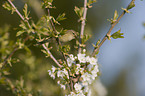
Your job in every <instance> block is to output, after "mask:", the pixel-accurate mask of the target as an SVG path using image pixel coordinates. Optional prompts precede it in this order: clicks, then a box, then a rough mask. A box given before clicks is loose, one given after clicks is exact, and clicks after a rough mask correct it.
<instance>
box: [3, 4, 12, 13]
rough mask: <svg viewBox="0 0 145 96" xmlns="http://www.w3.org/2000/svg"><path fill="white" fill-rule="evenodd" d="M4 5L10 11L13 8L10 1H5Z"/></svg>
mask: <svg viewBox="0 0 145 96" xmlns="http://www.w3.org/2000/svg"><path fill="white" fill-rule="evenodd" d="M2 6H3V7H4V8H5V9H7V10H9V11H10V10H12V7H11V5H10V4H8V2H5V3H4V4H3V5H2Z"/></svg>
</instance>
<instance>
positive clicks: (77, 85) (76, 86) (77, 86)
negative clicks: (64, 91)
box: [74, 83, 82, 92]
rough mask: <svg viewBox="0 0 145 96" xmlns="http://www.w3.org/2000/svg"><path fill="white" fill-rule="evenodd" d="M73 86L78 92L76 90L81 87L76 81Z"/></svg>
mask: <svg viewBox="0 0 145 96" xmlns="http://www.w3.org/2000/svg"><path fill="white" fill-rule="evenodd" d="M74 88H75V90H76V91H77V92H78V91H80V90H81V89H82V85H81V84H79V83H76V84H75V85H74Z"/></svg>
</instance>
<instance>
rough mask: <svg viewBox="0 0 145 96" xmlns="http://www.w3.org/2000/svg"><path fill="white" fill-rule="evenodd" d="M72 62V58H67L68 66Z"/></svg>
mask: <svg viewBox="0 0 145 96" xmlns="http://www.w3.org/2000/svg"><path fill="white" fill-rule="evenodd" d="M73 62H74V61H73V60H72V59H70V58H67V64H68V66H69V67H71V66H72V63H73Z"/></svg>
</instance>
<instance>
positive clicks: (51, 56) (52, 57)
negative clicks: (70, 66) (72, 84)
mask: <svg viewBox="0 0 145 96" xmlns="http://www.w3.org/2000/svg"><path fill="white" fill-rule="evenodd" d="M42 46H43V48H44V49H45V50H46V51H47V52H48V54H49V56H50V58H51V59H52V60H53V61H54V62H55V63H56V64H57V65H58V66H59V67H62V65H60V64H59V63H58V61H57V60H56V59H55V58H54V56H53V55H52V54H51V52H50V51H49V49H48V48H47V47H46V46H45V44H42Z"/></svg>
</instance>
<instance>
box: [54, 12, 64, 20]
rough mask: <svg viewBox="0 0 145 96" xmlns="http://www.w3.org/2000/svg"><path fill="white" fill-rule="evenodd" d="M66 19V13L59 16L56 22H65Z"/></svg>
mask: <svg viewBox="0 0 145 96" xmlns="http://www.w3.org/2000/svg"><path fill="white" fill-rule="evenodd" d="M64 19H66V18H65V13H63V14H61V15H59V16H58V17H57V19H56V21H62V20H64Z"/></svg>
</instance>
